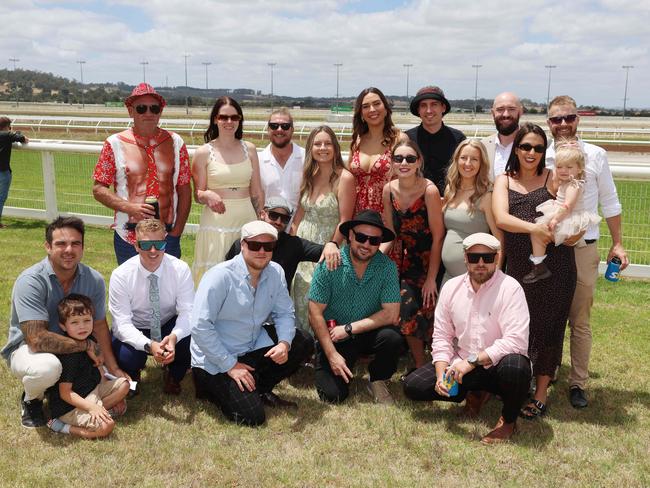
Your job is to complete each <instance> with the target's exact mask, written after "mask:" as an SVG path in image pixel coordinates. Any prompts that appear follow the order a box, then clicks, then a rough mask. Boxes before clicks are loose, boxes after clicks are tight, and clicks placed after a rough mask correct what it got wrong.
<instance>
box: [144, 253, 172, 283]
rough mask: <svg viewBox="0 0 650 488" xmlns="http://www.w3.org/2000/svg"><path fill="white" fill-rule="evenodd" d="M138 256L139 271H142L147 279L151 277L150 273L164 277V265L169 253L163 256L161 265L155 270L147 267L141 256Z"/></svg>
mask: <svg viewBox="0 0 650 488" xmlns="http://www.w3.org/2000/svg"><path fill="white" fill-rule="evenodd" d="M137 258H138V273H140V274H141V275H142V276H144V277H145V278H146V279H149V275H152V274H154V275H156V276H157V277H158V278H161V277H162V271H163V265H164V264H165V261H166V260H167V259H166V258H167V254H165V255H164V256H163V259H162V261H161V262H160V266H158V267H157V268H156V270H155V271H149V270H148V269H147V268H145V267H144V266H142V261H141V260H140V256H139V255H138V256H137Z"/></svg>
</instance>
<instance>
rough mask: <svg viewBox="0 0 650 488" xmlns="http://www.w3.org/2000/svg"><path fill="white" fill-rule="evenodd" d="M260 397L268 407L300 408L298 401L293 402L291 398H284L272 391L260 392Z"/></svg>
mask: <svg viewBox="0 0 650 488" xmlns="http://www.w3.org/2000/svg"><path fill="white" fill-rule="evenodd" d="M260 398H261V399H262V403H263V404H264V405H266V406H267V407H272V408H298V404H297V403H296V402H292V401H290V400H285V399H284V398H280V397H279V396H277V395H276V394H275V393H273V392H272V391H269V392H267V393H260Z"/></svg>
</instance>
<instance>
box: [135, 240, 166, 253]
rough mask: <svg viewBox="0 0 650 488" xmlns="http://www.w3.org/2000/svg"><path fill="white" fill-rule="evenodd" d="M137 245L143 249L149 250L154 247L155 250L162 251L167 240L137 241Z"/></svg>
mask: <svg viewBox="0 0 650 488" xmlns="http://www.w3.org/2000/svg"><path fill="white" fill-rule="evenodd" d="M138 247H139V248H140V249H142V250H143V251H151V248H152V247H155V248H156V251H164V250H165V247H167V241H138Z"/></svg>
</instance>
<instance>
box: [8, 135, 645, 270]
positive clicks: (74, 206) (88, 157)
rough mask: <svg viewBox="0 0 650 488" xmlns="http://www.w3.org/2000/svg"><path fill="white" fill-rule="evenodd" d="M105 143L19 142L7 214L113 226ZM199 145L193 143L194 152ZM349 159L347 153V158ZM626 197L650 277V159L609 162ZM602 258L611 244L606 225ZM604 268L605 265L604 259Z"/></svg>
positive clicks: (627, 226) (636, 247)
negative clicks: (101, 187) (100, 174)
mask: <svg viewBox="0 0 650 488" xmlns="http://www.w3.org/2000/svg"><path fill="white" fill-rule="evenodd" d="M101 148H102V144H101V143H97V142H84V141H74V142H70V141H56V142H52V141H48V142H38V141H32V142H30V144H28V145H26V146H23V147H21V146H16V148H15V151H14V153H13V158H12V166H13V169H14V180H13V183H12V187H11V191H10V195H9V200H8V201H7V204H6V206H5V208H4V214H5V215H8V216H14V217H22V218H36V219H42V220H52V219H54V218H56V216H58V215H77V216H79V217H81V218H82V219H83V220H84V221H85V222H87V223H89V224H94V225H102V226H108V225H110V224H111V223H112V221H113V217H112V211H111V210H109V209H107V208H105V207H103V206H102V205H101V204H99V203H98V202H96V201H95V200H94V199H93V197H92V170H93V168H94V165H95V162H96V160H97V155H98V154H99V152H100V151H101ZM195 149H196V147H195V146H189V147H188V150H189V152H190V156H191V155H192V154H193V152H194V150H195ZM344 157H347V155H346V156H344ZM610 167H611V170H612V173H613V175H614V177H615V178H616V180H617V186H618V188H619V197H620V198H621V200H622V201H623V210H624V212H623V217H624V218H623V221H624V227H623V235H624V240H625V241H624V242H625V245H626V247H627V250H628V253H629V254H630V255H631V258H632V262H633V263H635V264H633V265H631V266H630V267H629V268H628V269H627V270H626V272H625V274H626V275H627V276H633V277H644V278H650V181H649V180H650V163H647V164H642V163H629V162H626V161H624V160H622V161H610ZM199 211H200V210H199V206H197V205H194V206H193V209H192V213H191V214H190V218H189V220H188V225H187V227H186V231H187V232H188V233H194V232H196V231H197V229H198V217H199ZM601 232H602V234H603V238H602V239H600V241H599V242H600V245H601V247H600V248H599V250H600V251H601V256H603V255H604V254H603V253H604V252H606V249H605V247H603V246H607V245H608V242H609V237H608V230H607V228H606V226H605V225H603V226H602V227H601ZM601 266H602V263H601Z"/></svg>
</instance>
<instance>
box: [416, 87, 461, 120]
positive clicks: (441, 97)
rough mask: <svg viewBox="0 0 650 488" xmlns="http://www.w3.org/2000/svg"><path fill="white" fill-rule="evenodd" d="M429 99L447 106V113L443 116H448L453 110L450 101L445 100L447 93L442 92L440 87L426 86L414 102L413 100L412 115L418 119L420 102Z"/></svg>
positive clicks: (418, 93) (419, 91) (420, 90)
mask: <svg viewBox="0 0 650 488" xmlns="http://www.w3.org/2000/svg"><path fill="white" fill-rule="evenodd" d="M427 99H431V100H438V101H439V102H442V103H444V104H445V111H444V112H443V114H442V115H447V114H448V113H449V111H450V110H451V105H450V104H449V100H447V99H446V98H445V92H443V91H442V88H440V87H438V86H425V87H424V88H420V89H419V90H418V92H417V93H416V94H415V96H414V97H413V100H411V105H410V108H411V113H412V114H413V115H415V116H416V117H419V116H420V113H419V109H420V102H421V101H422V100H427Z"/></svg>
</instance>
